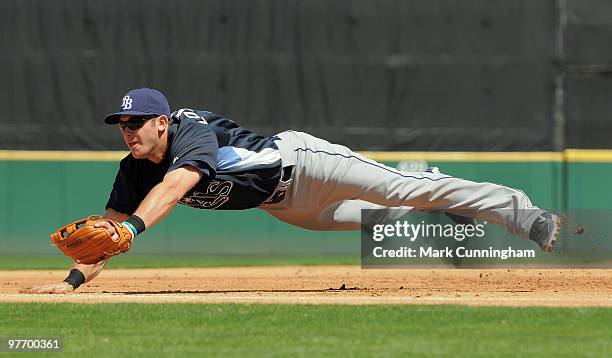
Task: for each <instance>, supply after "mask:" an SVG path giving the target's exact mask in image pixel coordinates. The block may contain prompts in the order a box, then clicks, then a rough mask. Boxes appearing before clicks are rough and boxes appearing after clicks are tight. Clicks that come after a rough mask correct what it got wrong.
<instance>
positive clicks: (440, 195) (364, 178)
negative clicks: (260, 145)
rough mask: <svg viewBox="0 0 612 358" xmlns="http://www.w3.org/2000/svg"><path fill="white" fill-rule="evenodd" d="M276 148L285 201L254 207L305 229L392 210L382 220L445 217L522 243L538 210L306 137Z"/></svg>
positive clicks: (288, 136)
mask: <svg viewBox="0 0 612 358" xmlns="http://www.w3.org/2000/svg"><path fill="white" fill-rule="evenodd" d="M277 137H278V138H280V140H278V141H276V144H277V146H278V148H279V150H280V153H281V159H282V165H283V167H286V166H290V165H293V166H294V169H293V174H292V178H291V181H290V183H289V186H288V187H287V192H286V195H285V198H284V199H283V200H282V201H281V202H279V203H276V204H263V205H261V206H260V208H261V209H262V210H264V211H266V212H267V213H269V214H270V215H272V216H274V217H276V218H278V219H280V220H282V221H284V222H287V223H289V224H292V225H295V226H298V227H302V228H305V229H311V230H360V229H361V209H384V208H394V207H401V208H402V209H404V210H401V211H400V210H390V211H389V214H388V215H389V216H390V217H387V218H386V219H387V220H388V219H393V218H394V217H393V216H395V217H400V216H401V215H403V214H405V213H406V212H407V211H409V210H411V209H412V208H414V209H422V210H426V211H428V210H434V211H444V212H449V213H452V214H457V215H462V216H469V217H474V218H476V219H480V220H486V221H488V222H492V223H496V224H499V225H504V226H505V227H506V229H507V230H508V231H509V232H510V233H512V234H516V235H519V236H521V237H523V238H525V239H527V238H528V236H529V230H530V228H531V225H532V224H533V222H534V220H535V219H536V217H537V216H538V215H539V214H540V213H542V212H543V210H541V209H538V208H537V207H534V206H533V205H532V204H531V201H530V200H529V198H528V197H527V195H526V194H525V193H523V192H522V191H520V190H516V189H512V188H508V187H505V186H502V185H497V184H492V183H486V182H484V183H477V182H472V181H469V180H464V179H460V178H455V177H451V176H448V175H444V174H439V173H429V172H403V171H398V170H397V169H394V168H391V167H388V166H385V165H383V164H381V163H378V162H376V161H374V160H370V159H367V158H365V157H364V156H362V155H360V154H357V153H355V152H353V151H352V150H350V149H349V148H346V147H344V146H341V145H338V144H332V143H329V142H327V141H325V140H323V139H320V138H316V137H314V136H312V135H309V134H307V133H302V132H296V131H285V132H282V133H279V134H278V135H277Z"/></svg>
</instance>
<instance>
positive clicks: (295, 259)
mask: <svg viewBox="0 0 612 358" xmlns="http://www.w3.org/2000/svg"><path fill="white" fill-rule="evenodd" d="M358 264H359V257H348V256H303V257H302V256H283V257H273V256H198V255H193V256H189V255H184V256H135V255H119V256H116V257H114V258H112V259H111V260H110V262H109V263H108V266H107V267H109V268H165V267H222V266H283V265H358ZM71 265H72V261H71V260H70V258H67V257H65V256H61V255H41V256H0V270H43V269H45V270H47V269H48V270H52V269H66V268H69V267H70V266H71Z"/></svg>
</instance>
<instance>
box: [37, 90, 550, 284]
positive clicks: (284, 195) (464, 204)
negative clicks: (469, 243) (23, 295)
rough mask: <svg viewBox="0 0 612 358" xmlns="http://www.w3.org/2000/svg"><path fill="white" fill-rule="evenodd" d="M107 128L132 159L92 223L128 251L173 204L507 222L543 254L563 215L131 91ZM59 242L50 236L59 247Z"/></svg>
mask: <svg viewBox="0 0 612 358" xmlns="http://www.w3.org/2000/svg"><path fill="white" fill-rule="evenodd" d="M105 122H106V123H107V124H114V125H117V126H118V129H119V131H120V132H121V134H122V136H123V140H124V141H125V144H126V145H127V146H128V148H129V150H130V154H129V155H127V156H126V157H125V158H124V159H123V160H122V161H121V163H120V165H119V170H118V173H117V176H116V179H115V182H114V184H113V188H112V191H111V193H110V197H109V199H108V202H107V204H106V213H105V214H104V215H103V220H97V221H91V223H90V225H91V227H92V230H96V229H97V230H104V231H105V232H106V233H105V235H108V237H110V238H112V239H114V240H115V241H117V240H118V239H120V240H122V241H126V245H124V246H123V247H124V251H126V250H127V249H129V247H130V244H131V242H132V239H133V238H134V237H136V236H137V235H138V234H140V233H142V232H143V231H144V230H145V229H147V228H150V227H152V226H154V225H156V224H157V223H159V222H160V221H161V220H162V219H163V218H164V217H165V216H166V215H167V214H168V213H169V212H170V211H171V210H172V209H173V208H174V207H175V205H176V204H182V205H188V206H191V207H193V208H198V209H215V210H242V209H250V208H259V209H261V210H264V211H265V212H267V213H268V214H270V215H272V216H274V217H276V218H278V219H280V220H282V221H284V222H286V223H289V224H292V225H295V226H299V227H302V228H306V229H311V230H360V229H361V209H376V208H386V207H404V208H416V209H421V210H432V211H433V210H435V211H443V212H447V213H449V214H451V215H453V214H454V215H461V216H466V215H468V216H471V217H473V218H477V219H482V220H487V221H488V222H491V223H496V224H500V225H504V226H505V227H506V228H507V230H508V231H509V232H511V233H513V234H516V235H519V236H521V237H523V238H525V239H531V240H533V241H535V242H536V243H537V244H538V245H539V246H540V247H541V249H542V250H544V251H552V250H553V248H554V245H555V242H556V240H557V238H558V235H559V218H558V217H557V216H556V215H554V214H551V213H548V212H546V211H544V210H541V209H538V208H537V207H534V206H533V205H532V204H531V202H530V200H529V198H528V197H527V196H526V195H525V194H524V193H523V192H521V191H519V190H515V189H512V188H508V187H505V186H501V185H496V184H492V183H476V182H472V181H468V180H463V179H459V178H454V177H451V176H448V175H444V174H440V173H437V172H402V171H398V170H396V169H394V168H390V167H387V166H385V165H383V164H380V163H378V162H375V161H373V160H370V159H367V158H365V157H363V156H361V155H359V154H357V153H355V152H353V151H351V150H350V149H349V148H346V147H344V146H341V145H337V144H332V143H329V142H327V141H325V140H323V139H320V138H316V137H313V136H311V135H309V134H306V133H302V132H297V131H285V132H282V133H279V134H277V135H275V136H272V137H265V136H261V135H259V134H256V133H253V132H251V131H249V130H247V129H245V128H242V127H240V126H239V125H237V124H236V123H234V122H233V121H231V120H230V119H227V118H225V117H223V116H220V115H217V114H214V113H211V112H208V111H202V110H192V109H180V110H177V111H175V112H174V113H170V108H169V105H168V102H167V100H166V98H165V96H164V95H163V94H162V93H160V92H159V91H157V90H154V89H149V88H139V89H135V90H132V91H129V92H128V93H127V94H126V95H125V96H123V97H122V99H121V102H120V110H119V111H118V112H116V113H113V114H110V115H108V116H106V118H105ZM78 227H79V226H78V225H76V226H75V225H73V226H72V227H69V228H68V229H70V230H73V231H74V230H76V229H78ZM68 229H65V230H68ZM88 235H89V234H88ZM62 236H66V235H56V238H57V242H58V243H59V242H60V241H61V239H62ZM78 241H81V240H80V238H79V240H78ZM94 249H95V248H94ZM116 253H118V252H114V253H111V255H106V256H99V257H100V259H102V261H100V262H97V263H93V264H84V263H81V264H79V263H75V265H74V267H73V269H72V270H71V272H70V274H69V275H68V277H67V278H66V280H65V281H63V282H60V283H54V284H50V285H44V286H37V287H33V288H31V289H29V290H27V292H37V293H43V292H47V293H61V292H70V291H73V290H74V289H76V288H77V287H79V285H81V284H83V283H84V282H89V281H90V280H92V279H93V278H94V277H95V276H96V275H98V273H99V272H100V271H101V270H102V268H103V267H104V265H105V264H106V262H107V261H108V258H109V257H111V256H112V254H116ZM75 260H76V261H77V262H78V261H79V260H78V259H77V258H76V257H75ZM94 261H95V260H94Z"/></svg>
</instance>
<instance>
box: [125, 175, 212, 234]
mask: <svg viewBox="0 0 612 358" xmlns="http://www.w3.org/2000/svg"><path fill="white" fill-rule="evenodd" d="M203 175H204V174H202V172H200V171H199V170H197V169H196V168H194V167H192V166H190V165H185V166H182V167H180V168H177V169H175V170H173V171H171V172H169V173H167V174H166V175H165V176H164V180H163V181H162V182H161V183H159V184H157V185H156V186H155V187H154V188H153V189H151V191H150V192H149V194H147V196H146V197H145V198H144V200H143V201H142V203H140V206H138V208H137V209H136V211H135V212H134V215H137V216H139V217H140V218H142V220H143V221H144V222H145V224H146V227H147V228H150V227H152V226H153V225H156V224H157V223H159V222H160V221H161V220H162V219H163V218H164V217H166V215H168V213H170V211H172V209H173V208H174V207H175V206H176V204H177V203H178V202H179V200H181V198H182V197H183V196H184V195H185V193H187V192H188V191H189V190H190V189H191V188H193V187H194V186H195V185H196V184H197V183H198V182H199V181H200V180H201V179H202V177H203Z"/></svg>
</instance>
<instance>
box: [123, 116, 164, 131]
mask: <svg viewBox="0 0 612 358" xmlns="http://www.w3.org/2000/svg"><path fill="white" fill-rule="evenodd" d="M153 118H157V116H142V117H131V118H130V120H129V121H125V122H119V123H117V124H119V128H121V131H125V129H126V128H128V129H130V130H132V131H135V130H137V129H140V128H142V126H144V124H145V122H146V121H148V120H149V119H153Z"/></svg>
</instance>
